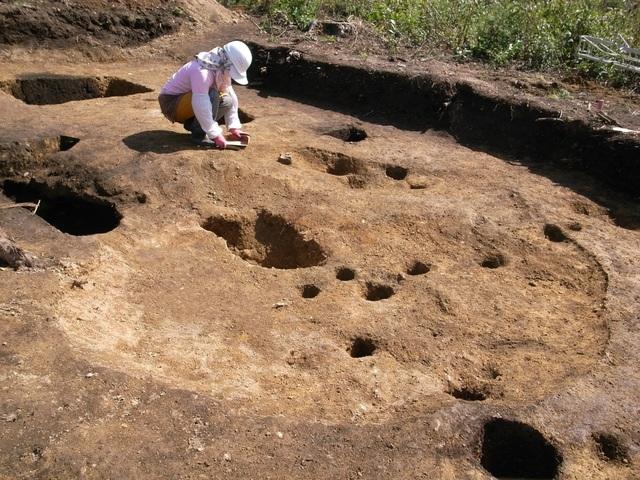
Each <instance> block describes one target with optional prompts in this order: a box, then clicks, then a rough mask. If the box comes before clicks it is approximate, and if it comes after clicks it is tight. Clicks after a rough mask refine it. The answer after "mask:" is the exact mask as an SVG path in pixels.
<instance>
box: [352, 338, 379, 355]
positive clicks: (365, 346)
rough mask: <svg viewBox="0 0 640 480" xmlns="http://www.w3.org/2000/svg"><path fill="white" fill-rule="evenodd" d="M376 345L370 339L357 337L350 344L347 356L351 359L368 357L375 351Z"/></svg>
mask: <svg viewBox="0 0 640 480" xmlns="http://www.w3.org/2000/svg"><path fill="white" fill-rule="evenodd" d="M376 348H377V347H376V344H375V342H374V341H373V340H371V339H370V338H363V337H357V338H356V339H354V340H353V342H352V343H351V347H350V348H349V354H350V355H351V356H352V357H353V358H363V357H370V356H371V355H373V352H375V351H376Z"/></svg>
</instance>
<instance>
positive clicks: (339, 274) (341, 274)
mask: <svg viewBox="0 0 640 480" xmlns="http://www.w3.org/2000/svg"><path fill="white" fill-rule="evenodd" d="M336 278H337V279H338V280H340V281H341V282H349V281H351V280H353V279H355V278H356V271H355V270H354V269H353V268H349V267H340V268H339V269H338V270H337V271H336Z"/></svg>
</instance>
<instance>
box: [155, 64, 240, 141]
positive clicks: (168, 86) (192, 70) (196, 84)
mask: <svg viewBox="0 0 640 480" xmlns="http://www.w3.org/2000/svg"><path fill="white" fill-rule="evenodd" d="M215 78H216V75H215V72H214V71H212V70H208V69H206V68H201V67H200V64H199V63H198V61H197V60H192V61H190V62H189V63H185V64H184V65H183V66H182V67H180V69H179V70H178V71H177V72H176V73H174V74H173V75H172V76H171V78H170V79H169V80H168V81H167V83H165V85H164V87H162V90H161V92H160V93H164V94H168V95H182V94H183V93H187V92H191V93H192V97H191V106H192V107H193V113H194V114H195V116H196V118H197V119H198V122H199V123H200V126H201V127H202V129H203V130H204V131H205V132H206V134H207V136H208V137H209V138H211V139H213V138H215V137H217V136H218V135H221V134H222V129H221V128H220V125H218V122H216V121H215V119H214V118H213V115H212V107H211V99H210V98H209V90H211V89H212V88H216V85H215ZM216 89H217V88H216ZM226 93H227V94H228V95H229V96H230V97H231V100H232V102H233V106H232V108H231V109H230V110H229V112H228V113H227V114H226V115H225V123H226V125H227V128H242V124H241V123H240V118H239V117H238V97H237V96H236V93H235V92H234V91H233V87H231V86H229V88H228V89H227V91H226Z"/></svg>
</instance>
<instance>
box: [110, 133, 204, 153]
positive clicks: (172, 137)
mask: <svg viewBox="0 0 640 480" xmlns="http://www.w3.org/2000/svg"><path fill="white" fill-rule="evenodd" d="M122 142H123V143H124V144H125V145H126V146H127V147H129V148H130V149H131V150H135V151H137V152H141V153H147V152H152V153H176V152H180V151H183V150H195V149H196V148H197V147H196V146H195V145H194V144H193V143H191V140H190V139H189V135H188V134H187V133H176V132H172V131H169V130H147V131H145V132H138V133H134V134H133V135H129V136H128V137H125V138H123V139H122Z"/></svg>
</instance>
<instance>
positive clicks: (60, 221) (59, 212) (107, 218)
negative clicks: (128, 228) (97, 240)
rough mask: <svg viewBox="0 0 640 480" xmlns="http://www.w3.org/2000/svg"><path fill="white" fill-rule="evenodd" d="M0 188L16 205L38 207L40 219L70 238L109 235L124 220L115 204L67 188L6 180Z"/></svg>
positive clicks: (34, 182)
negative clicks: (27, 204) (31, 204)
mask: <svg viewBox="0 0 640 480" xmlns="http://www.w3.org/2000/svg"><path fill="white" fill-rule="evenodd" d="M1 187H2V190H1V191H2V193H4V195H6V196H7V197H9V198H11V199H13V200H14V201H16V202H20V203H25V202H26V203H34V204H37V205H38V208H37V211H36V213H37V215H38V216H39V217H41V218H42V219H44V220H45V221H46V222H47V223H49V224H50V225H52V226H53V227H55V228H57V229H58V230H60V231H61V232H64V233H68V234H70V235H76V236H82V235H95V234H98V233H107V232H110V231H111V230H113V229H115V228H116V227H117V226H118V225H119V224H120V220H121V219H122V215H121V214H120V212H118V210H117V209H116V206H115V205H114V204H113V203H111V202H108V201H106V200H104V199H101V198H99V197H95V196H92V195H88V194H85V193H82V192H76V191H74V190H72V189H70V188H69V187H66V186H64V185H54V186H52V185H48V184H46V183H42V182H37V181H35V180H31V181H30V182H18V181H13V180H5V181H4V182H3V183H2V184H1Z"/></svg>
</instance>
